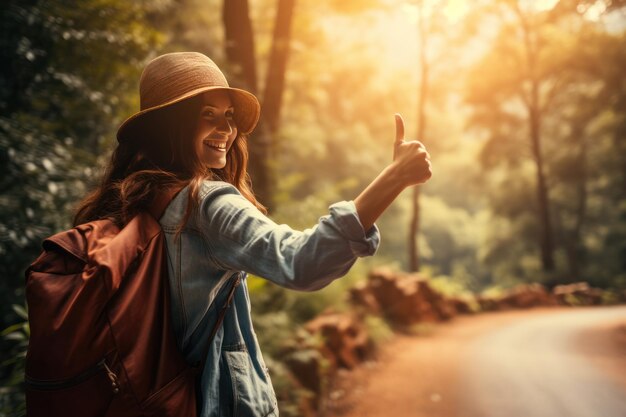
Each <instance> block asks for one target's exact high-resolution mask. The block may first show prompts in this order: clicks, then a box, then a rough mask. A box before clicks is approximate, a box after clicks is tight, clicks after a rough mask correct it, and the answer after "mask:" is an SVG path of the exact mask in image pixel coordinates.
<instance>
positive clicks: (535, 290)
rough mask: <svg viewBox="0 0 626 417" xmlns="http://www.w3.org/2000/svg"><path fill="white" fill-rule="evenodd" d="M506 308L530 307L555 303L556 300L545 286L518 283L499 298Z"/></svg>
mask: <svg viewBox="0 0 626 417" xmlns="http://www.w3.org/2000/svg"><path fill="white" fill-rule="evenodd" d="M500 303H501V304H502V305H503V306H506V307H508V308H530V307H539V306H554V305H557V304H558V303H557V300H556V298H555V297H554V295H552V294H551V293H550V292H548V290H547V289H546V287H544V286H543V285H541V284H537V283H534V284H523V285H518V286H516V287H514V288H513V289H511V290H510V291H508V292H507V294H506V295H505V296H504V297H503V298H502V299H501V300H500Z"/></svg>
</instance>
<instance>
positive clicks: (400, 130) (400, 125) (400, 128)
mask: <svg viewBox="0 0 626 417" xmlns="http://www.w3.org/2000/svg"><path fill="white" fill-rule="evenodd" d="M395 118H396V140H395V141H394V143H393V159H396V148H397V147H398V146H399V145H400V144H401V143H402V141H403V140H404V120H402V116H400V114H399V113H396V114H395Z"/></svg>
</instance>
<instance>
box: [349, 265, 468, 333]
mask: <svg viewBox="0 0 626 417" xmlns="http://www.w3.org/2000/svg"><path fill="white" fill-rule="evenodd" d="M350 298H351V301H352V302H353V303H354V304H355V305H359V306H361V307H363V308H364V309H365V310H366V311H368V312H370V313H373V314H381V315H383V316H384V317H385V318H386V319H387V320H388V321H389V322H390V323H392V324H395V325H400V326H407V325H411V324H414V323H418V322H423V321H431V322H433V321H439V320H447V319H450V318H451V317H453V316H454V315H455V314H456V308H455V305H454V304H453V303H451V302H449V301H447V300H446V299H445V298H444V297H443V296H442V295H441V294H439V293H438V292H436V291H435V290H433V289H432V288H431V287H430V285H429V284H428V281H427V280H426V279H425V278H423V277H422V276H420V275H418V274H411V275H402V274H396V273H394V272H393V271H391V270H390V269H388V268H377V269H374V270H373V271H371V272H370V274H369V277H368V281H367V282H366V283H364V284H361V285H359V286H357V287H356V288H354V289H353V291H351V293H350Z"/></svg>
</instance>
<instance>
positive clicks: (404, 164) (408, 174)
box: [390, 113, 433, 187]
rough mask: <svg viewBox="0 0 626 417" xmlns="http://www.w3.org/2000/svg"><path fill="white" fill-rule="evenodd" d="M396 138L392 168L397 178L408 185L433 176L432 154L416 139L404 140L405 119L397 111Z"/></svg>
mask: <svg viewBox="0 0 626 417" xmlns="http://www.w3.org/2000/svg"><path fill="white" fill-rule="evenodd" d="M395 117H396V140H395V142H394V144H393V162H392V164H391V166H390V170H391V171H392V172H393V175H395V176H397V180H398V181H399V182H400V183H401V184H403V185H404V187H408V186H411V185H416V184H423V183H425V182H426V181H428V180H429V179H430V177H432V175H433V174H432V171H431V164H430V155H429V153H428V152H427V151H426V148H425V147H424V145H423V144H422V143H421V142H419V141H416V140H412V141H405V140H404V120H402V116H400V115H399V114H397V113H396V115H395Z"/></svg>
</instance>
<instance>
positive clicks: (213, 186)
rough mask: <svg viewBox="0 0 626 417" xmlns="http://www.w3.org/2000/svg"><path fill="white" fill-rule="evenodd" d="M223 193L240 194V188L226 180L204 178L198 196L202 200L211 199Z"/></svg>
mask: <svg viewBox="0 0 626 417" xmlns="http://www.w3.org/2000/svg"><path fill="white" fill-rule="evenodd" d="M221 194H240V193H239V190H237V188H236V187H235V186H234V185H232V184H231V183H228V182H226V181H216V180H204V181H202V184H201V185H200V192H199V193H198V197H199V199H200V202H203V201H206V200H207V199H211V198H212V197H216V196H218V195H221Z"/></svg>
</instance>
